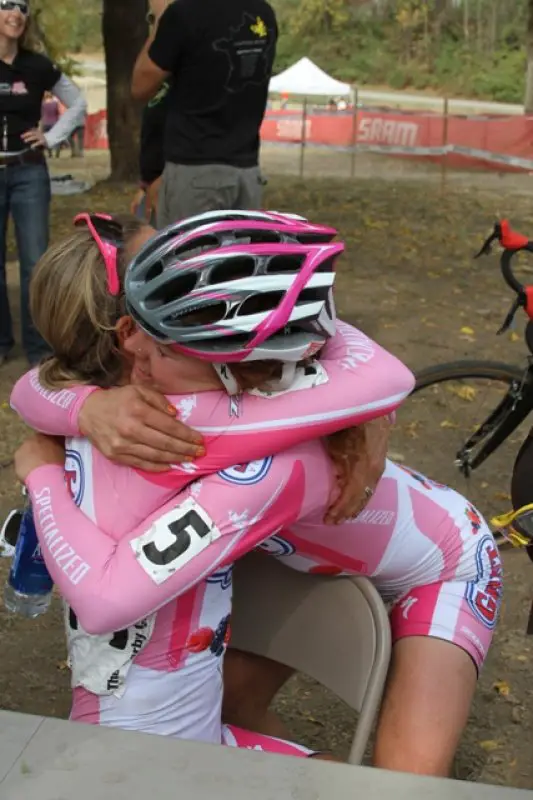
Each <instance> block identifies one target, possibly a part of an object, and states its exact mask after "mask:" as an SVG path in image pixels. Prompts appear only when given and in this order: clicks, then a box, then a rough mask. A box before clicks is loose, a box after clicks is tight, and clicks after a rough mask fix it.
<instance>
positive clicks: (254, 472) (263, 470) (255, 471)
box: [218, 456, 273, 486]
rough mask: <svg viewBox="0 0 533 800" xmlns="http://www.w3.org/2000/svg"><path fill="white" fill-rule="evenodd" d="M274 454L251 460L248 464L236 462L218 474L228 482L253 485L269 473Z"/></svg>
mask: <svg viewBox="0 0 533 800" xmlns="http://www.w3.org/2000/svg"><path fill="white" fill-rule="evenodd" d="M272 460H273V459H272V456H269V457H268V458H261V459H259V460H258V461H249V462H248V463H247V464H235V466H233V467H228V469H223V470H222V471H221V472H219V473H218V474H219V475H220V477H221V478H223V479H224V480H225V481H228V483H236V484H240V485H241V486H252V485H253V484H254V483H259V482H260V481H262V480H263V478H265V477H266V476H267V474H268V471H269V470H270V467H271V466H272Z"/></svg>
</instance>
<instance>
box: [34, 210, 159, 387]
mask: <svg viewBox="0 0 533 800" xmlns="http://www.w3.org/2000/svg"><path fill="white" fill-rule="evenodd" d="M114 219H115V220H116V221H117V222H118V223H119V224H120V225H121V227H122V232H123V247H122V248H121V249H120V250H119V251H118V259H117V269H118V276H119V280H120V283H121V286H122V283H123V279H124V274H125V272H126V266H127V257H126V254H125V250H127V249H128V245H129V243H130V242H131V240H132V239H133V238H134V237H135V236H136V235H137V234H138V233H139V232H140V231H141V230H142V229H143V228H144V227H145V223H143V222H142V221H141V220H138V219H136V218H135V217H132V216H129V215H127V216H126V215H124V216H117V217H114ZM30 309H31V315H32V319H33V322H34V325H35V327H36V328H37V330H38V331H39V333H40V334H41V336H42V337H43V339H45V341H46V342H48V344H49V345H50V347H51V349H52V351H53V355H52V356H50V358H48V359H47V360H46V361H44V362H43V363H42V364H41V366H40V367H39V380H40V382H41V383H42V384H43V386H45V387H46V388H48V389H59V388H63V387H65V386H70V385H72V384H91V385H95V386H100V387H102V388H108V387H110V386H114V385H116V384H117V383H118V382H119V381H120V380H121V379H122V377H123V374H124V358H123V355H122V354H121V352H120V349H119V346H118V344H119V343H118V338H117V332H116V324H117V322H118V320H119V319H120V317H121V316H123V315H124V314H125V313H126V309H125V303H124V295H123V293H122V291H121V292H120V294H119V295H118V296H117V297H113V296H112V295H110V294H109V291H108V288H107V280H106V268H105V264H104V260H103V258H102V256H101V254H100V251H99V250H98V246H97V244H96V242H95V241H94V239H93V238H92V236H91V234H90V232H89V230H88V228H87V227H86V226H81V227H80V228H79V229H77V230H76V231H75V232H74V233H72V234H71V235H70V236H68V237H67V238H66V239H63V240H62V241H61V242H58V243H57V244H55V245H52V247H50V248H49V250H48V251H47V252H46V253H45V254H44V256H43V257H42V258H41V259H40V261H39V262H38V264H37V266H36V267H35V270H34V273H33V277H32V280H31V284H30Z"/></svg>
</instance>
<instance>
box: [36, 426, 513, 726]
mask: <svg viewBox="0 0 533 800" xmlns="http://www.w3.org/2000/svg"><path fill="white" fill-rule="evenodd" d="M27 485H28V488H29V491H30V494H31V497H32V502H33V504H34V511H35V521H36V525H37V531H38V536H39V540H40V542H41V546H42V552H43V555H44V558H45V560H46V563H47V566H48V568H49V570H50V573H51V575H52V577H53V579H54V581H55V582H56V583H57V584H58V586H59V587H60V590H61V592H62V594H63V595H64V597H65V598H66V600H67V602H68V603H69V604H70V605H71V606H74V607H76V609H77V610H78V616H79V621H80V622H81V624H82V625H83V627H84V629H85V630H87V631H89V632H92V633H101V632H104V631H109V630H117V629H119V630H123V629H124V628H126V627H127V626H134V625H135V623H136V622H137V623H138V621H139V620H142V623H141V624H142V633H143V637H144V639H143V640H142V641H137V642H135V647H134V649H130V650H129V651H127V653H126V657H123V659H122V662H121V663H119V659H118V658H117V659H116V660H115V662H113V663H112V664H111V663H110V661H111V660H112V659H109V662H108V663H107V672H106V673H105V674H104V676H103V677H104V678H107V679H108V676H110V675H113V674H114V673H113V671H112V670H111V667H114V666H117V664H118V666H119V667H120V669H122V670H123V675H125V676H126V680H125V685H126V692H125V694H124V697H125V698H127V697H128V691H129V690H130V687H133V688H131V692H132V697H134V698H135V700H140V699H141V698H142V697H145V696H146V690H143V689H142V688H141V682H140V680H139V677H140V676H139V675H138V672H139V670H140V668H141V665H144V666H145V667H146V668H147V669H150V670H152V669H153V670H154V672H157V671H159V670H160V671H161V672H162V674H161V676H160V678H161V680H160V684H159V687H158V686H157V684H156V681H155V680H154V682H153V683H152V686H153V688H154V692H155V693H156V695H158V696H159V698H160V701H164V702H165V703H166V704H167V706H168V698H169V697H171V696H172V695H169V693H168V689H169V686H168V685H167V686H166V690H165V691H162V685H163V682H164V674H165V673H164V672H163V671H164V670H165V669H167V670H168V669H171V668H172V664H171V663H170V662H171V660H172V661H174V662H176V661H178V662H179V663H180V664H181V665H183V666H184V667H185V668H187V667H188V666H189V665H191V666H192V665H194V664H195V663H196V659H195V656H196V653H195V652H194V651H195V650H198V649H200V650H201V652H202V653H204V654H205V653H206V650H207V649H208V648H209V653H210V655H207V654H206V657H207V659H208V660H209V659H210V664H211V670H212V674H211V678H210V680H213V679H214V674H215V672H216V669H217V667H216V664H215V662H214V658H216V655H215V653H213V652H212V651H211V647H212V645H213V644H214V643H215V642H216V647H215V650H216V652H218V649H223V644H222V646H221V642H223V639H224V634H225V633H226V628H225V627H224V626H225V623H226V622H227V620H226V619H225V617H223V619H222V620H220V621H219V624H218V625H217V624H216V623H217V614H216V613H215V616H214V618H210V621H209V622H207V620H206V621H205V622H203V623H201V624H200V625H199V619H198V617H197V616H196V615H195V614H194V613H192V612H191V608H192V605H191V606H190V607H189V610H187V606H186V603H187V602H189V603H190V602H191V592H190V590H191V588H192V587H193V586H198V589H197V590H196V592H197V593H198V592H199V591H203V589H202V586H203V584H202V581H204V580H205V578H206V577H207V576H209V575H213V573H218V574H220V570H221V568H222V567H224V566H228V565H229V564H230V563H231V562H232V561H234V560H235V559H237V558H239V557H240V556H242V555H243V554H244V553H245V552H247V551H249V550H250V549H251V548H252V547H255V546H257V545H258V544H260V543H261V542H263V541H264V540H266V539H267V538H269V536H270V534H272V532H275V533H274V537H273V540H272V541H271V542H269V543H268V544H267V549H268V550H269V552H274V554H275V555H277V556H278V557H282V558H285V559H287V561H288V563H292V565H293V566H296V567H297V568H300V569H311V570H313V571H315V572H316V571H319V572H327V573H330V574H331V573H332V572H333V573H341V572H343V573H345V574H365V575H368V576H369V577H371V578H373V580H374V581H375V583H376V585H377V586H378V587H379V588H380V590H381V591H382V592H383V594H384V596H385V597H386V598H388V599H393V600H394V601H395V603H396V605H395V608H394V610H393V613H392V623H393V632H394V637H395V638H399V637H403V636H412V635H417V636H435V637H438V638H442V639H447V640H449V641H451V642H454V643H456V644H457V645H458V646H460V647H462V648H463V649H464V650H465V651H466V652H468V653H469V654H470V655H471V657H472V659H473V660H474V662H475V663H476V665H478V666H480V665H481V663H482V662H483V659H484V656H485V654H486V651H487V648H488V645H489V643H490V640H491V637H492V631H493V629H494V626H495V623H496V617H497V612H498V607H499V602H500V595H501V564H500V560H499V555H498V551H497V548H496V546H495V544H494V540H493V538H492V536H491V534H490V531H489V529H488V528H487V526H486V524H485V522H484V521H483V519H482V518H481V517H480V515H479V514H478V513H477V511H476V510H475V509H474V508H473V507H472V506H471V505H470V504H469V503H468V502H467V501H466V500H464V498H462V497H461V496H460V495H458V494H457V493H456V492H454V491H452V490H447V489H445V488H440V487H438V486H436V485H434V484H432V483H431V482H429V481H427V480H426V479H425V478H423V477H421V476H417V477H415V476H414V475H413V474H412V473H410V472H409V471H407V470H404V469H402V468H400V467H397V466H396V465H394V464H389V465H388V467H387V473H386V475H385V477H384V478H383V480H382V481H381V482H380V485H379V487H378V490H377V491H376V494H375V495H374V497H373V498H372V500H371V502H370V503H369V505H368V506H367V508H366V509H365V511H364V512H363V513H362V514H361V515H360V517H359V518H358V519H357V520H355V521H353V522H348V523H345V524H343V525H341V526H337V527H324V526H323V524H322V518H323V514H324V508H325V506H326V504H327V499H328V497H329V492H330V491H331V489H332V486H333V474H332V468H331V465H330V462H329V460H328V458H327V456H326V454H325V452H324V450H323V447H322V445H321V443H320V442H317V441H315V442H310V443H307V444H303V445H300V446H298V447H295V448H292V449H291V450H290V451H285V452H283V453H281V454H278V455H276V456H274V457H273V458H266V459H262V460H258V461H256V462H252V463H251V464H249V465H247V467H246V468H244V469H243V468H240V467H239V468H230V469H228V470H224V471H222V472H221V473H219V474H217V475H210V476H207V477H206V478H204V479H202V480H201V481H197V482H195V483H194V484H192V486H190V487H188V488H187V489H186V490H185V491H184V492H182V493H181V494H180V496H179V503H177V500H178V498H174V499H172V500H170V501H168V502H167V503H166V504H165V506H163V508H162V509H160V510H159V511H158V512H156V513H154V514H152V515H151V516H150V517H149V518H148V520H146V521H144V522H143V523H141V524H140V525H139V526H137V528H136V529H135V530H133V531H131V532H129V533H127V535H124V536H120V538H118V540H116V539H115V538H113V537H112V536H110V535H108V534H107V533H105V532H104V531H103V530H101V529H100V528H99V527H98V526H97V525H96V524H95V523H94V522H92V521H91V520H90V518H89V517H87V516H85V514H84V513H83V512H82V511H80V510H78V508H76V506H75V505H74V503H73V502H72V499H71V496H70V493H69V491H68V489H67V487H66V486H65V483H64V479H63V470H62V468H61V467H60V466H57V465H49V466H45V467H40V468H38V469H37V470H35V471H34V472H33V473H32V474H31V475H30V477H29V479H28V482H27ZM102 488H103V487H102ZM112 500H113V498H112V497H110V501H112ZM132 502H134V497H132ZM110 504H111V503H110ZM280 548H282V550H281V551H280ZM283 548H286V549H285V550H283ZM291 560H292V562H291ZM194 594H195V593H193V596H194ZM178 595H180V597H179V598H178V600H177V601H175V603H170V602H169V601H170V600H171V599H172V598H175V597H176V596H178ZM180 604H185V605H180ZM163 606H164V607H165V608H164V611H165V613H170V612H169V610H170V608H171V607H172V606H174V608H175V610H176V614H175V616H174V617H173V619H174V621H175V626H176V627H174V628H172V626H171V625H169V624H168V623H167V625H166V633H165V635H164V637H162V638H165V639H166V641H165V644H163V645H162V644H161V642H160V640H159V638H158V637H157V636H156V635H155V633H157V630H156V626H157V617H156V619H155V625H154V619H153V617H151V615H152V614H153V612H154V610H156V609H157V608H160V607H163ZM225 611H226V609H224V613H225ZM160 613H161V612H160ZM218 616H220V614H218ZM146 618H148V621H147V619H146ZM138 624H139V623H138ZM221 624H222V627H221ZM151 625H154V627H153V628H151ZM203 626H206V627H208V628H209V632H208V635H206V636H205V639H204V634H203V633H201V629H202V627H203ZM154 629H155V633H154ZM171 630H172V635H171V636H170V637H169V632H170V631H171ZM134 632H135V628H133V633H134ZM152 636H154V639H153V640H152V638H151V637H152ZM111 638H114V636H113V637H110V636H108V637H107V640H106V642H105V643H104V644H105V645H106V646H107V649H108V650H113V648H112V647H109V644H110V639H111ZM126 638H127V637H126ZM169 642H170V645H171V646H170V647H169ZM202 647H203V649H202ZM217 647H218V649H217ZM115 649H116V648H115ZM191 651H192V652H191ZM96 655H98V654H96ZM132 661H133V667H131V669H132V670H133V673H132V675H134V676H135V678H137V680H134V681H133V680H132V681H131V683H130V681H129V680H128V677H129V676H128V670H129V669H130V666H131V662H132ZM98 663H102V658H101V657H99V658H98ZM89 672H90V671H87V674H88V677H89V678H90V679H91V680H96V681H98V679H99V678H100V675H99V673H98V670H95V671H94V673H93V674H89ZM202 674H205V675H207V667H206V665H205V663H204V665H203V666H202ZM176 684H177V685H176V687H175V688H176V689H177V686H178V684H179V681H176ZM215 684H216V681H215ZM135 686H137V688H135ZM93 691H95V690H94V689H93ZM147 699H149V701H150V705H149V708H150V709H151V708H152V706H153V704H154V703H156V698H153V697H151V696H150V697H149V698H147ZM210 700H212V698H210ZM105 703H107V700H106V701H105ZM105 703H104V706H105ZM167 706H165V708H164V709H162V711H161V713H162V715H163V716H164V718H165V720H166V721H167V723H168V724H170V723H169V721H171V722H172V724H177V722H176V720H175V719H173V720H170V714H169V709H168V707H167ZM156 708H157V703H156ZM99 711H100V713H102V711H105V708H103V706H100V708H99ZM114 711H115V713H116V709H114ZM180 713H181V712H180ZM197 714H198V710H197V709H195V716H196V715H197ZM123 724H124V723H123ZM157 724H158V725H159V726H161V724H162V723H161V721H160V720H157ZM167 732H168V731H167Z"/></svg>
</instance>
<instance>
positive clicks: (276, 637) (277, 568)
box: [231, 552, 391, 764]
mask: <svg viewBox="0 0 533 800" xmlns="http://www.w3.org/2000/svg"><path fill="white" fill-rule="evenodd" d="M231 630H232V634H231V644H232V646H233V647H236V648H238V649H239V650H244V651H246V652H249V653H254V654H256V655H261V656H266V657H267V658H271V659H273V660H274V661H278V662H280V663H281V664H286V665H287V666H289V667H292V668H293V669H295V670H298V671H299V672H305V673H306V674H307V675H310V676H311V677H312V678H314V679H315V680H317V681H318V682H319V683H321V684H323V685H324V686H326V687H327V688H328V689H330V690H331V691H332V692H334V693H335V694H336V695H337V696H338V697H340V698H341V699H342V700H344V701H345V702H346V703H347V704H348V705H349V706H351V707H352V708H353V709H355V710H356V711H358V712H359V719H358V722H357V727H356V731H355V736H354V738H353V741H352V745H351V749H350V755H349V758H348V763H350V764H360V763H361V762H362V759H363V756H364V753H365V749H366V746H367V743H368V739H369V737H370V734H371V731H372V726H373V723H374V720H375V719H376V716H377V713H378V711H379V706H380V702H381V696H382V693H383V688H384V685H385V680H386V677H387V670H388V666H389V661H390V653H391V634H390V625H389V617H388V614H387V611H386V608H385V605H384V603H383V601H382V599H381V597H380V596H379V594H378V592H377V590H376V589H375V588H374V586H373V585H372V584H371V583H370V581H369V580H368V579H366V578H359V577H358V578H349V577H341V578H332V577H325V576H323V575H308V574H306V573H301V572H297V571H296V570H293V569H290V568H288V567H287V566H285V565H284V564H282V563H281V562H279V561H277V560H276V559H275V558H273V557H272V556H268V555H266V554H264V553H260V552H253V553H249V554H248V555H247V556H245V557H244V558H242V559H241V560H240V561H239V562H238V564H237V565H236V567H235V571H234V582H233V613H232V622H231Z"/></svg>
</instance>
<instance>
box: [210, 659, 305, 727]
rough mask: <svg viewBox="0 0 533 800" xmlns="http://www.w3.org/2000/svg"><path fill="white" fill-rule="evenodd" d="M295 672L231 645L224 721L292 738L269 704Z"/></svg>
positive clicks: (225, 671)
mask: <svg viewBox="0 0 533 800" xmlns="http://www.w3.org/2000/svg"><path fill="white" fill-rule="evenodd" d="M293 672H294V670H293V669H291V668H290V667H286V666H284V665H283V664H278V662H277V661H271V660H270V659H269V658H263V657H262V656H255V655H252V654H251V653H244V652H242V651H241V650H235V649H233V648H232V647H230V648H228V650H227V651H226V655H225V659H224V703H223V707H222V719H223V721H224V722H225V723H227V724H230V725H238V726H239V727H241V728H246V729H247V730H249V731H255V732H256V733H264V734H266V735H268V736H278V737H279V738H281V739H290V734H289V732H288V730H287V728H286V727H285V725H284V724H283V722H282V721H281V720H280V719H279V717H278V716H277V714H274V712H273V711H270V710H269V706H270V704H271V703H272V701H273V699H274V697H275V696H276V694H277V693H278V692H279V690H280V689H281V687H282V686H283V684H284V683H285V682H286V681H288V679H289V678H290V677H291V675H292V674H293Z"/></svg>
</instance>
